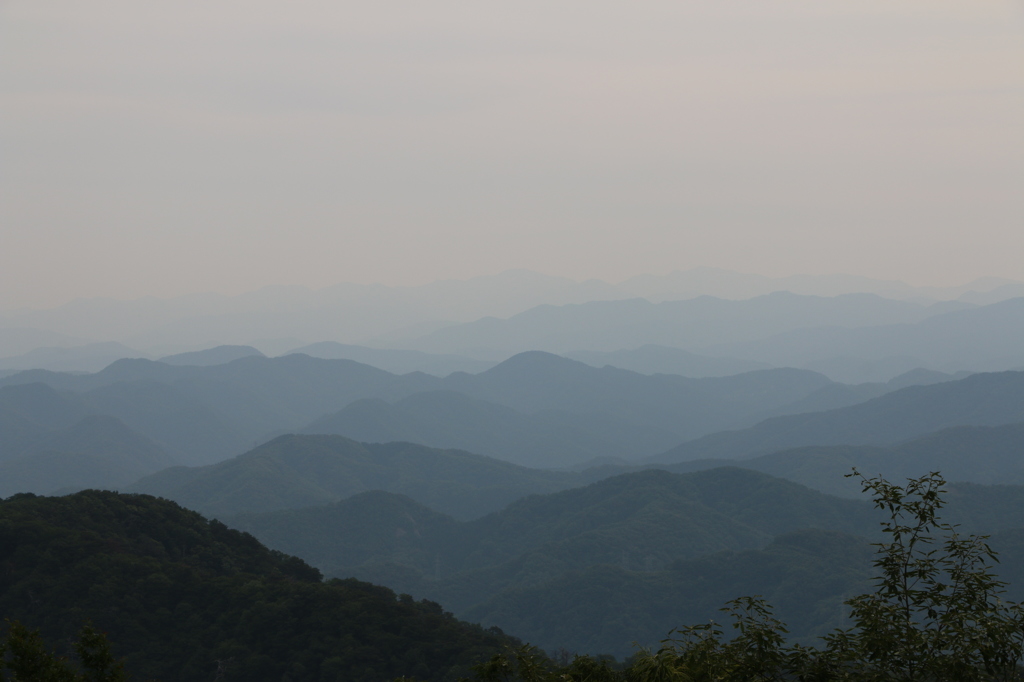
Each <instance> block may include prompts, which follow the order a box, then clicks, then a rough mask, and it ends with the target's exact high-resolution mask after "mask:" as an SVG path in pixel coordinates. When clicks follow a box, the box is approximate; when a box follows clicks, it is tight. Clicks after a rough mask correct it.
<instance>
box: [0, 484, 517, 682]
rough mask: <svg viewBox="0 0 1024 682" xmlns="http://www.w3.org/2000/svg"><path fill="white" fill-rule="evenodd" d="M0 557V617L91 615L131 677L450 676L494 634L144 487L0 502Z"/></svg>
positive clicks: (66, 625) (56, 630)
mask: <svg viewBox="0 0 1024 682" xmlns="http://www.w3.org/2000/svg"><path fill="white" fill-rule="evenodd" d="M0 566H2V567H3V571H0V612H2V613H3V614H4V616H5V617H9V618H11V619H18V620H20V621H21V622H23V623H24V624H26V625H28V626H30V627H37V628H41V629H42V631H43V634H44V636H45V637H46V638H47V639H48V640H50V641H61V640H64V639H67V638H69V637H71V636H72V635H73V634H74V633H75V632H76V631H77V629H78V627H80V625H81V624H82V622H83V621H85V620H91V621H92V622H93V623H94V625H95V626H96V627H97V628H99V629H100V630H102V631H105V632H107V633H108V634H109V636H110V639H111V641H113V642H114V643H115V653H116V654H117V655H119V656H124V657H126V659H127V665H128V669H129V670H130V671H131V672H133V673H134V674H135V675H137V676H138V677H140V678H142V679H151V678H158V679H161V680H165V681H172V680H198V679H220V680H268V681H269V680H275V681H276V680H281V679H290V680H296V681H298V680H311V681H312V680H316V681H320V680H367V681H371V680H373V681H376V680H382V679H391V678H392V677H395V676H399V675H410V676H412V675H415V676H416V677H419V678H421V679H425V680H451V679H454V678H455V677H456V676H457V675H458V674H460V673H464V672H466V671H467V669H468V665H470V664H471V663H473V662H474V661H476V660H477V659H479V658H480V657H481V656H486V655H489V654H490V653H492V652H494V651H496V650H497V649H498V648H499V647H500V645H501V644H502V643H503V641H504V639H503V638H502V637H500V636H498V635H496V634H495V633H489V632H485V631H483V630H481V629H480V628H479V627H476V626H471V625H468V624H465V623H461V622H459V621H457V620H455V619H454V618H453V617H451V616H450V615H448V614H445V613H444V612H443V611H442V609H441V608H440V607H439V606H438V605H436V604H432V603H425V602H420V603H417V602H414V601H412V600H411V599H409V598H404V597H403V598H397V597H396V596H395V594H394V593H393V592H391V591H390V590H388V589H386V588H381V587H375V586H372V585H369V584H366V583H360V582H358V581H354V580H345V581H340V580H333V581H330V582H328V583H323V582H321V580H320V574H319V572H318V571H316V570H315V569H313V568H311V567H310V566H308V565H307V564H305V563H304V562H302V561H301V560H299V559H296V558H294V557H289V556H286V555H283V554H281V553H278V552H273V551H270V550H268V549H266V548H265V547H263V546H262V545H260V544H259V542H257V541H256V540H255V539H254V538H253V537H252V536H249V535H246V534H243V533H240V532H238V531H234V530H230V529H228V528H227V527H225V526H224V525H223V524H220V523H219V522H216V521H212V522H208V521H206V520H205V519H204V518H203V517H201V516H199V515H198V514H196V513H195V512H191V511H187V510H185V509H182V508H181V507H179V506H178V505H176V504H174V503H172V502H168V501H166V500H158V499H155V498H152V497H148V496H140V495H119V494H116V493H106V492H97V491H85V492H82V493H78V494H75V495H71V496H67V497H62V498H40V497H34V496H31V495H19V496H15V497H12V498H10V499H7V500H5V501H2V502H0Z"/></svg>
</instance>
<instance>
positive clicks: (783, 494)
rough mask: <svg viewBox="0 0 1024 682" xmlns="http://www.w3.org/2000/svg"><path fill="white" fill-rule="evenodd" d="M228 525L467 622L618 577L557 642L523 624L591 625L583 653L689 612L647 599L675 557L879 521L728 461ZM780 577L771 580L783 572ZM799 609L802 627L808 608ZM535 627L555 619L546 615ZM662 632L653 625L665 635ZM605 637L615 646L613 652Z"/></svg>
mask: <svg viewBox="0 0 1024 682" xmlns="http://www.w3.org/2000/svg"><path fill="white" fill-rule="evenodd" d="M226 520H227V522H228V523H229V524H230V525H232V526H235V527H238V528H241V529H243V530H247V531H249V532H251V533H253V534H254V535H255V536H256V537H258V538H260V539H261V540H262V541H264V542H266V543H267V544H268V546H271V547H275V548H278V549H281V550H284V551H287V552H290V553H294V554H296V555H298V556H302V557H303V558H305V559H307V560H309V561H311V562H312V563H313V564H314V565H316V566H318V567H320V568H322V569H323V570H324V571H325V572H327V573H328V574H329V575H335V576H339V577H347V576H355V577H358V578H360V579H364V580H369V581H371V582H375V583H379V584H385V585H388V586H390V587H392V588H394V589H396V590H401V591H407V592H410V593H411V594H414V595H416V596H420V597H426V598H429V599H432V600H435V601H438V602H439V603H442V604H444V606H445V607H446V608H450V609H452V610H453V611H454V612H455V613H457V614H469V613H473V614H479V615H474V617H485V616H486V617H487V618H492V616H491V615H489V614H492V613H493V614H502V613H505V612H506V610H507V609H510V608H512V607H511V606H510V605H511V604H514V603H516V600H517V599H518V597H517V596H516V595H520V594H522V595H529V594H533V593H534V592H536V591H538V590H540V591H542V592H543V590H546V589H549V588H550V589H551V590H553V591H557V590H558V589H560V588H559V587H558V586H560V585H563V584H565V583H567V582H568V583H578V585H577V586H578V587H580V588H581V589H582V585H584V584H586V585H589V588H593V589H594V590H597V591H600V590H601V589H609V590H611V588H610V587H608V586H607V581H608V580H612V579H613V578H614V580H615V581H619V582H621V583H622V590H623V591H622V594H621V597H620V596H619V595H615V596H612V595H611V594H610V593H609V595H608V596H607V598H606V599H597V598H595V597H594V596H593V595H590V596H587V597H586V599H588V600H594V603H592V604H589V605H586V606H584V605H576V606H574V607H573V609H575V610H576V611H580V612H586V613H587V614H589V615H588V616H587V619H592V620H591V622H589V623H588V622H586V619H583V620H579V621H578V622H577V621H574V625H573V626H572V627H573V628H576V629H575V630H574V631H573V632H571V633H570V632H569V631H568V630H564V631H563V630H559V631H558V632H559V637H561V636H563V635H564V636H565V642H557V641H555V639H553V635H552V634H551V632H554V630H552V631H551V632H549V631H547V630H544V628H541V629H539V630H538V629H537V628H533V629H530V630H528V632H529V638H530V639H531V640H535V642H536V643H541V642H542V640H543V642H542V643H543V644H544V646H561V645H563V644H564V645H566V646H568V642H573V643H574V646H577V645H578V646H583V642H584V641H589V640H587V639H586V638H587V637H589V636H590V635H589V634H587V633H591V634H594V633H604V634H602V635H600V636H601V637H604V639H595V640H594V642H600V643H601V647H598V648H596V649H595V648H585V649H581V650H585V651H589V652H591V653H594V652H601V651H611V650H614V651H616V652H618V653H622V651H623V649H622V648H621V647H620V646H619V645H620V644H621V645H623V646H627V647H628V643H629V641H630V638H631V637H634V638H635V636H636V635H635V634H634V630H637V627H638V626H639V624H640V623H641V621H642V620H643V618H642V617H641V616H640V615H639V614H641V613H648V611H649V609H650V608H653V607H651V604H658V607H657V608H659V609H662V610H665V612H666V613H665V614H663V615H664V617H662V616H659V618H656V619H653V620H652V623H656V624H657V627H656V628H655V627H654V626H653V625H652V626H651V629H650V630H648V629H647V626H644V627H642V628H640V630H637V631H642V632H644V633H648V632H654V631H655V630H657V629H658V628H662V627H663V625H664V623H665V622H667V620H668V619H669V615H667V614H669V613H670V612H673V610H676V611H680V612H683V613H689V611H687V609H691V607H692V608H697V607H694V606H693V605H692V604H690V600H691V597H692V595H693V594H694V593H695V592H693V591H691V592H685V590H683V591H680V590H681V589H682V588H676V587H673V590H674V591H673V592H671V593H669V594H668V595H662V596H660V597H658V596H656V595H655V594H654V590H655V587H656V586H657V585H661V584H662V583H664V582H665V581H666V580H668V581H669V582H670V583H671V579H670V577H669V578H666V577H665V576H666V575H668V573H666V571H669V572H670V569H671V567H673V566H675V565H676V564H677V563H678V562H680V561H684V562H685V561H690V560H693V559H697V558H700V557H707V556H709V555H712V554H715V553H716V552H722V551H727V550H728V551H738V552H742V551H746V550H756V549H758V548H761V547H764V546H766V545H768V544H769V543H771V541H772V538H773V536H775V535H779V534H785V533H790V532H795V531H798V530H801V529H807V528H818V529H824V530H828V531H830V532H831V531H847V532H851V533H860V534H862V535H870V534H872V533H873V532H875V529H876V527H877V526H876V520H877V516H876V514H875V513H874V512H873V510H871V509H870V507H869V505H867V504H865V503H863V502H859V501H852V500H843V499H838V498H834V497H830V496H827V495H823V494H821V493H818V492H815V491H812V490H809V489H807V488H804V487H803V486H800V485H796V484H793V483H790V482H788V481H783V480H780V479H777V478H773V477H771V476H766V475H764V474H760V473H757V472H752V471H745V470H742V469H735V468H723V469H718V470H714V471H703V472H699V473H694V474H689V475H679V474H670V473H667V472H664V471H644V472H638V473H633V474H627V475H622V476H617V477H614V478H610V479H607V480H604V481H600V482H598V483H595V484H592V485H589V486H585V487H582V488H576V489H572V490H566V491H562V492H557V493H551V494H547V495H534V496H530V497H526V498H523V499H521V500H519V501H518V502H515V503H513V504H511V505H509V506H508V507H507V508H505V509H503V510H501V511H499V512H495V513H493V514H489V515H488V516H485V517H483V518H480V519H477V520H475V521H469V522H462V523H459V522H456V521H455V520H453V519H451V518H448V517H445V516H442V515H439V514H437V513H435V512H432V511H431V510H429V509H426V508H424V507H423V506H422V505H419V504H417V503H415V502H413V501H412V500H409V499H408V498H404V497H401V496H397V495H393V494H389V493H383V492H373V493H364V494H361V495H358V496H355V497H352V498H350V499H348V500H345V501H342V502H337V503H334V504H331V505H327V506H323V507H311V508H307V509H299V510H286V511H278V512H269V513H264V514H245V515H239V516H235V517H230V518H228V519H226ZM857 542H858V543H866V542H867V541H866V540H858V541H857ZM744 556H746V555H744ZM747 565H748V566H753V565H754V563H750V564H747ZM736 570H739V569H736ZM780 570H781V569H780ZM783 573H785V571H782V572H781V573H779V576H781V577H780V578H779V579H780V580H781V579H784V578H785V576H783V575H782V574H783ZM657 576H661V577H657ZM772 579H774V578H772ZM786 579H788V578H786ZM769 582H770V580H769ZM601 585H605V587H601ZM724 587H725V586H724V583H723V589H724ZM589 588H588V589H589ZM659 589H660V588H659ZM698 592H699V590H698ZM715 594H716V595H717V594H719V593H718V592H716V593H715ZM638 595H639V596H638ZM832 596H835V595H832ZM633 597H637V598H641V597H642V599H641V602H642V603H640V604H638V605H637V606H636V607H635V608H634V609H633V610H632V611H630V613H632V614H634V615H631V616H629V618H625V617H624V616H623V614H622V613H620V612H619V606H620V601H621V600H630V599H632V598H633ZM524 598H526V597H524ZM530 598H531V599H532V597H530ZM673 600H676V601H673ZM556 601H557V600H556ZM559 603H561V602H559ZM700 603H701V604H704V603H705V602H700ZM836 603H837V604H838V602H836ZM524 608H525V607H524ZM701 608H703V606H702V607H701ZM544 613H546V614H547V613H548V612H547V611H544ZM549 615H550V614H549ZM648 615H650V613H648ZM634 616H635V617H634ZM518 617H519V616H516V617H514V618H513V617H512V616H509V618H508V619H506V620H502V619H504V618H505V616H500V615H495V616H493V619H492V620H490V621H488V622H491V623H497V624H499V625H500V626H501V627H504V625H503V623H506V622H507V623H512V622H519V621H517V620H515V619H516V618H518ZM525 617H526V616H525V615H524V616H523V618H525ZM546 617H547V616H545V618H546ZM801 617H806V619H810V620H808V621H807V622H811V621H812V620H813V618H816V617H817V616H812V615H808V614H804V616H801ZM554 620H557V619H554ZM801 622H802V621H801ZM814 622H819V621H814ZM545 627H553V628H556V629H557V627H558V626H556V625H555V624H554V622H553V621H551V622H548V624H547V625H546V626H545ZM566 627H568V626H566ZM668 627H671V625H670V626H668ZM668 627H665V628H664V629H662V630H661V631H660V632H657V633H656V634H657V635H658V636H663V635H664V634H665V632H666V631H667V629H668ZM808 627H811V626H810V625H808ZM531 628H532V626H531ZM513 632H514V631H513ZM595 636H596V635H595ZM644 636H646V634H645V635H644ZM538 637H540V639H537V638H538ZM616 638H618V639H616ZM613 641H614V642H617V643H616V644H615V647H614V649H609V648H608V647H611V646H612V642H613ZM651 641H656V640H651ZM592 643H593V642H592ZM587 646H588V647H589V646H590V645H589V644H588V645H587ZM595 646H596V645H595ZM602 647H604V648H602Z"/></svg>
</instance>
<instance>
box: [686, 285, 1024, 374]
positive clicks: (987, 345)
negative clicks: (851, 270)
mask: <svg viewBox="0 0 1024 682" xmlns="http://www.w3.org/2000/svg"><path fill="white" fill-rule="evenodd" d="M850 326H851V325H842V326H821V327H820V328H807V329H801V330H795V331H788V332H785V333H782V334H779V335H778V336H775V337H773V338H768V339H762V340H757V341H750V342H738V341H733V342H729V343H724V344H720V345H719V346H716V347H715V348H714V349H713V350H712V349H705V352H710V353H711V354H716V353H721V354H723V355H727V356H729V357H738V358H744V359H748V360H752V361H759V362H767V363H770V364H773V365H776V366H790V367H805V368H808V369H815V370H817V371H821V372H823V373H825V374H827V375H829V376H830V377H833V378H835V379H836V380H838V381H845V382H857V381H870V380H873V379H872V377H875V376H876V375H877V373H878V372H879V371H884V372H891V371H898V372H903V371H906V370H909V369H912V368H915V367H926V368H930V369H937V370H943V371H956V370H974V371H1000V370H1007V369H1017V368H1021V367H1024V298H1014V299H1011V300H1007V301H1002V302H999V303H994V304H992V305H987V306H983V307H978V308H971V309H966V310H958V311H952V312H948V313H945V314H942V315H935V316H933V317H930V318H928V319H925V320H922V321H920V322H914V323H910V322H909V321H908V322H906V323H902V324H892V325H880V326H863V327H859V328H847V327H850Z"/></svg>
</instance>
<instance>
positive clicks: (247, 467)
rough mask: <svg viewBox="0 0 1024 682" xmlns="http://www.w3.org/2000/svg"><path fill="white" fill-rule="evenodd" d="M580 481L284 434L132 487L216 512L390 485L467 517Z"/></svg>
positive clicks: (320, 500) (317, 500)
mask: <svg viewBox="0 0 1024 682" xmlns="http://www.w3.org/2000/svg"><path fill="white" fill-rule="evenodd" d="M581 481H586V478H585V477H584V476H583V475H581V474H577V473H571V472H559V471H538V470H536V469H528V468H526V467H520V466H516V465H514V464H508V463H506V462H499V461H497V460H494V459H490V458H488V457H482V456H480V455H474V454H470V453H468V452H461V451H458V450H437V449H434V448H427V447H424V446H422V445H413V444H411V443H389V444H385V445H376V444H365V443H357V442H355V441H352V440H349V439H347V438H343V437H341V436H282V437H280V438H276V439H274V440H272V441H270V442H269V443H266V444H264V445H261V446H259V447H257V448H255V449H253V450H252V451H250V452H247V453H246V454H244V455H241V456H239V457H234V458H232V459H229V460H227V461H224V462H220V463H218V464H212V465H209V466H205V467H173V468H170V469H166V470H164V471H161V472H159V473H156V474H154V475H152V476H147V477H145V478H143V479H142V480H140V481H138V482H137V483H135V484H134V485H132V486H131V487H130V488H129V489H130V490H131V491H133V492H140V493H147V494H150V495H157V496H159V497H165V498H167V499H171V500H174V501H176V502H178V503H179V504H182V505H184V506H186V507H188V508H190V509H196V510H199V511H202V512H203V513H204V514H209V515H214V516H223V515H225V514H237V513H240V512H250V511H266V510H271V509H291V508H297V507H308V506H313V505H318V504H325V503H328V502H333V501H336V500H340V499H343V498H346V497H349V496H351V495H355V494H357V493H361V492H365V491H367V490H386V491H389V492H393V493H401V494H405V495H408V496H410V497H411V498H413V499H415V500H418V501H419V502H420V503H421V504H425V505H427V506H429V507H431V508H433V509H437V510H438V511H441V512H444V513H446V514H450V515H452V516H455V517H457V518H463V519H466V518H475V517H477V516H481V515H483V514H486V513H488V512H492V511H495V510H497V509H501V508H502V507H504V506H505V505H506V504H508V503H510V502H512V501H514V500H517V499H520V498H521V497H525V496H527V495H532V494H534V493H538V492H549V491H552V490H561V489H564V488H568V487H571V486H573V485H578V484H579V483H580V482H581Z"/></svg>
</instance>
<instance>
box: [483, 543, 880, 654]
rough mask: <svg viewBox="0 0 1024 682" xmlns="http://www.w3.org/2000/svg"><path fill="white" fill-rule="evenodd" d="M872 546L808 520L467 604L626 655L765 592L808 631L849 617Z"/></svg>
mask: <svg viewBox="0 0 1024 682" xmlns="http://www.w3.org/2000/svg"><path fill="white" fill-rule="evenodd" d="M871 555H872V550H871V547H870V545H869V544H868V542H867V541H866V540H864V539H863V538H859V537H856V536H851V535H846V534H844V533H838V532H835V531H822V530H812V529H808V530H803V531H796V532H794V533H790V534H786V535H783V536H780V537H779V538H777V539H776V540H775V541H774V542H772V543H771V544H769V545H767V546H766V547H764V548H762V549H750V550H745V551H739V552H736V551H726V552H720V553H716V554H712V555H710V556H704V557H700V558H696V559H690V560H686V561H679V562H676V563H674V564H672V565H671V566H669V567H667V568H665V569H662V570H658V571H653V572H641V571H631V570H626V569H623V568H621V567H619V566H613V565H595V566H589V567H587V568H585V569H582V570H577V571H570V572H566V573H564V574H562V575H560V576H558V577H557V578H555V579H553V580H549V581H545V582H540V583H535V584H531V585H522V586H516V587H514V588H512V589H508V590H505V591H502V592H500V593H498V594H496V595H495V596H493V597H492V598H491V599H488V600H487V601H485V602H483V603H481V604H478V605H476V606H473V607H472V608H469V609H467V610H466V611H465V612H464V613H465V614H466V617H468V618H470V619H472V620H474V621H479V622H482V623H493V624H500V626H501V627H502V628H507V629H508V630H509V631H510V632H516V633H517V634H518V635H520V636H521V637H523V638H524V639H526V640H527V641H530V642H533V643H535V644H537V645H538V646H541V647H548V648H553V647H559V646H560V647H565V648H566V649H568V650H570V651H580V652H589V653H610V654H613V655H615V656H617V657H625V656H628V655H630V654H632V653H635V652H636V647H635V646H634V643H636V644H639V645H641V646H657V643H658V642H659V641H660V640H662V639H664V638H665V637H666V635H667V633H668V632H669V631H670V630H672V629H673V628H676V627H679V626H680V625H683V624H689V623H706V622H708V621H711V620H718V621H720V620H721V618H722V616H721V614H720V613H719V609H720V608H721V607H722V605H723V604H724V603H725V602H726V601H728V600H730V599H734V598H736V597H737V596H741V595H755V594H757V595H762V596H764V597H765V598H767V599H768V601H769V602H771V603H772V604H774V605H775V606H776V607H777V609H778V615H779V616H780V617H781V618H782V619H783V620H784V621H786V622H787V623H788V624H789V626H790V634H791V635H792V636H794V637H797V638H807V637H810V636H814V635H817V634H820V633H822V632H824V631H826V630H828V629H829V628H831V627H836V626H841V625H845V623H844V622H843V616H844V615H845V614H844V608H843V606H842V602H843V600H844V599H845V598H848V597H850V596H852V595H854V594H857V593H858V592H860V591H863V590H865V589H866V588H867V587H868V584H869V583H868V581H869V578H870V575H871V573H870V562H871Z"/></svg>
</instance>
